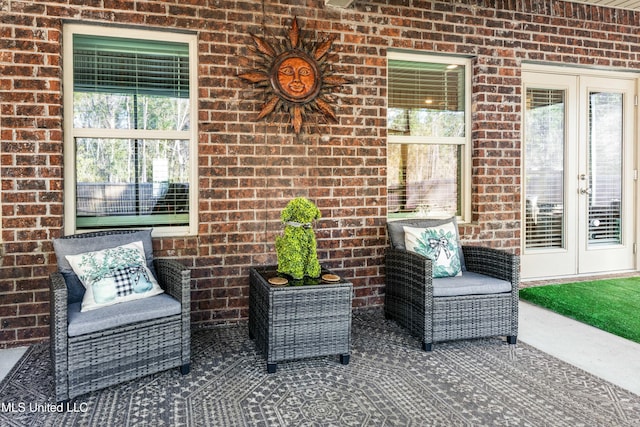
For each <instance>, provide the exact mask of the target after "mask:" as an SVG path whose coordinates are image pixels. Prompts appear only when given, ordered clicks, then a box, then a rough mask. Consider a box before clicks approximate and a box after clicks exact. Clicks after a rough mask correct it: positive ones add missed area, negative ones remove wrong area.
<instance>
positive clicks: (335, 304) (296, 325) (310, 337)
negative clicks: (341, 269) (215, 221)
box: [249, 266, 353, 373]
mask: <svg viewBox="0 0 640 427" xmlns="http://www.w3.org/2000/svg"><path fill="white" fill-rule="evenodd" d="M322 274H323V275H324V274H330V272H329V271H327V270H323V272H322ZM275 276H277V273H276V267H275V266H267V267H257V268H251V270H250V290H249V336H250V337H251V339H255V341H256V346H257V348H258V350H259V351H261V352H262V353H264V355H265V358H266V359H267V371H268V372H269V373H274V372H275V371H276V368H277V362H280V361H284V360H292V359H301V358H305V357H316V356H327V355H332V354H339V355H340V362H341V363H342V364H343V365H346V364H348V363H349V357H350V352H351V298H352V289H353V287H352V284H351V283H350V282H347V281H345V280H342V279H340V281H338V282H335V283H329V282H326V281H324V280H322V279H306V281H305V283H304V284H303V283H296V282H292V283H290V284H288V285H285V286H273V285H271V284H269V282H268V279H269V278H272V277H275Z"/></svg>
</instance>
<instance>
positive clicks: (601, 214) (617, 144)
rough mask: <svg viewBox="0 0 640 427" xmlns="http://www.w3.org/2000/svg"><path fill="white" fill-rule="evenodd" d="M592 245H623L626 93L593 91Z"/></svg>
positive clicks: (590, 161)
mask: <svg viewBox="0 0 640 427" xmlns="http://www.w3.org/2000/svg"><path fill="white" fill-rule="evenodd" d="M588 120H589V124H588V144H589V147H588V152H587V155H588V163H587V179H585V180H584V181H585V185H588V187H584V188H581V189H580V191H581V192H583V193H584V194H585V195H588V205H587V210H588V211H587V215H588V221H587V226H588V230H587V236H588V239H587V241H588V245H589V246H593V245H612V244H613V245H618V244H621V243H622V230H621V221H620V218H621V207H622V185H623V182H622V178H623V177H622V154H623V130H624V126H623V94H621V93H606V92H589V117H588Z"/></svg>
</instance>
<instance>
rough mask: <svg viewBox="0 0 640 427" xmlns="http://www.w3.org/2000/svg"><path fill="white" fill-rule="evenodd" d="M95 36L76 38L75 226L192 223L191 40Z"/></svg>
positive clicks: (167, 36)
mask: <svg viewBox="0 0 640 427" xmlns="http://www.w3.org/2000/svg"><path fill="white" fill-rule="evenodd" d="M97 33H98V34H94V33H92V32H91V31H87V33H83V32H80V31H77V32H72V35H71V36H72V43H73V49H72V52H71V61H70V62H71V64H72V67H71V69H72V86H73V124H72V126H71V129H72V132H73V147H74V154H75V162H74V164H75V174H74V176H75V179H76V188H75V209H74V211H75V213H76V215H75V228H76V229H92V228H108V227H123V226H124V227H127V226H131V227H136V226H152V227H158V226H162V227H184V226H188V225H189V223H190V206H192V203H191V202H190V201H191V198H192V194H191V192H192V185H191V184H192V183H191V181H192V178H191V172H192V168H193V167H194V165H193V161H194V156H193V153H192V152H191V151H192V149H193V148H192V147H193V146H194V144H192V140H193V138H194V137H193V133H192V132H191V130H192V129H191V126H192V115H193V113H192V100H191V99H190V93H191V90H190V88H191V85H192V84H193V81H194V77H195V76H192V75H191V73H190V70H191V69H192V65H191V62H192V60H193V58H190V54H189V52H190V43H189V42H188V41H174V40H171V39H172V38H175V37H171V35H170V34H165V33H157V34H154V35H152V36H151V37H144V38H135V37H111V36H105V35H103V33H104V31H102V32H97ZM123 33H126V30H123ZM147 34H148V33H147ZM165 39H166V40H165ZM181 39H183V37H181ZM67 81H68V80H67Z"/></svg>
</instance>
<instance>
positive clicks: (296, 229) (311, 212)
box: [276, 197, 320, 279]
mask: <svg viewBox="0 0 640 427" xmlns="http://www.w3.org/2000/svg"><path fill="white" fill-rule="evenodd" d="M318 218H320V210H319V209H318V208H317V207H316V205H314V204H313V202H311V201H309V200H308V199H306V198H304V197H298V198H295V199H293V200H291V201H290V202H289V203H288V204H287V206H286V207H285V208H284V210H283V211H282V213H281V215H280V219H282V222H284V224H285V228H284V235H282V236H278V237H276V254H277V255H278V273H283V274H286V275H289V276H291V277H293V278H294V279H302V278H303V277H304V276H308V277H314V278H315V277H319V276H320V263H319V262H318V254H317V252H316V247H317V245H316V236H315V234H314V232H313V228H312V226H311V223H312V222H313V221H315V220H316V219H318Z"/></svg>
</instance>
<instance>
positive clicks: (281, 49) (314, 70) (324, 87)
mask: <svg viewBox="0 0 640 427" xmlns="http://www.w3.org/2000/svg"><path fill="white" fill-rule="evenodd" d="M286 36H287V37H285V39H284V40H283V41H282V42H281V43H279V44H272V43H270V42H268V41H267V40H265V39H264V38H262V37H259V36H256V35H254V34H251V37H252V38H253V42H254V44H255V48H256V51H257V53H258V54H259V55H260V57H261V63H260V67H259V68H256V69H254V70H251V71H248V72H245V73H241V74H239V75H238V77H240V78H241V79H243V80H246V81H248V82H250V83H254V84H255V85H256V87H257V88H260V89H262V90H263V92H264V98H265V103H264V104H263V105H262V108H261V110H260V113H259V114H258V116H257V119H256V120H261V119H264V118H265V117H268V116H269V115H270V114H272V113H274V112H278V111H284V112H285V113H287V114H288V116H289V119H290V121H291V125H292V126H293V130H294V132H295V133H296V134H298V133H300V131H301V130H302V125H303V123H304V121H305V120H307V119H309V117H310V114H309V113H312V112H318V113H320V114H322V115H323V116H324V117H325V118H328V119H330V120H332V121H334V122H335V121H337V117H336V113H335V110H334V107H333V106H332V105H331V104H332V103H333V101H334V97H333V95H332V94H331V92H332V91H333V89H334V88H336V87H339V86H341V85H343V84H346V83H350V81H349V80H348V79H347V78H345V77H342V76H337V75H334V74H333V73H332V72H331V71H330V69H329V68H330V67H329V63H328V54H329V51H330V50H331V46H332V44H333V41H334V40H335V37H333V36H331V37H325V38H323V39H321V40H319V41H316V42H313V43H309V44H305V43H304V42H303V40H301V36H300V26H299V25H298V19H297V18H294V19H293V22H292V23H291V28H290V29H289V30H288V31H287V34H286Z"/></svg>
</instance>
